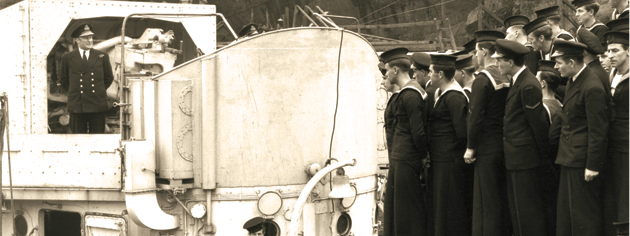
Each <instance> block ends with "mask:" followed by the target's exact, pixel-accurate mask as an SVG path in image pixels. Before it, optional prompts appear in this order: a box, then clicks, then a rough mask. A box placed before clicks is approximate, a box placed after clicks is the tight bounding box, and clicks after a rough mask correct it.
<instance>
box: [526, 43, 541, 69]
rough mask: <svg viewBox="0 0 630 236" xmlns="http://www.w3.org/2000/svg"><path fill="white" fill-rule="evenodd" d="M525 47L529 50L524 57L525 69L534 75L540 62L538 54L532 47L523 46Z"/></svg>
mask: <svg viewBox="0 0 630 236" xmlns="http://www.w3.org/2000/svg"><path fill="white" fill-rule="evenodd" d="M525 47H527V48H528V49H529V53H527V55H525V67H527V69H529V72H532V74H534V75H535V74H536V73H537V72H538V60H540V53H538V52H536V50H534V47H532V45H529V44H528V45H525Z"/></svg>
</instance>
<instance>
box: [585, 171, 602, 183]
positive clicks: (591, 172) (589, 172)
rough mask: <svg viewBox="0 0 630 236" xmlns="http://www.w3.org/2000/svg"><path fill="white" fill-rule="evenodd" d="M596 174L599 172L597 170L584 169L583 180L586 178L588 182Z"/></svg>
mask: <svg viewBox="0 0 630 236" xmlns="http://www.w3.org/2000/svg"><path fill="white" fill-rule="evenodd" d="M597 175H599V172H597V171H592V170H589V169H584V180H586V182H590V181H591V180H593V179H594V178H595V177H596V176H597Z"/></svg>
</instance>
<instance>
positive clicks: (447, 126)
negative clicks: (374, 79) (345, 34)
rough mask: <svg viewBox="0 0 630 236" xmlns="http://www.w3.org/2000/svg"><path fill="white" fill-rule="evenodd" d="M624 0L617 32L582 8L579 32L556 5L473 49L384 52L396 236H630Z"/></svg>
mask: <svg viewBox="0 0 630 236" xmlns="http://www.w3.org/2000/svg"><path fill="white" fill-rule="evenodd" d="M622 1H623V4H625V8H626V9H625V10H624V11H618V10H616V11H615V12H614V13H613V17H612V18H613V20H612V21H610V22H608V23H607V24H603V23H601V22H598V21H597V20H595V18H594V15H595V14H596V13H597V11H598V9H599V5H598V4H597V2H596V1H594V0H575V1H573V2H572V4H573V5H574V6H575V7H576V16H577V19H578V22H579V23H580V27H578V29H577V31H576V33H575V34H574V35H572V34H570V33H568V32H567V31H564V30H562V29H561V28H560V27H559V24H558V23H559V21H560V14H561V13H560V11H559V7H558V6H553V7H549V8H545V9H541V10H537V11H536V14H537V18H536V19H534V20H532V21H530V20H529V19H528V18H527V17H525V16H511V17H509V18H507V19H506V20H505V22H504V23H505V27H506V29H507V30H506V33H503V32H500V31H496V30H480V31H477V32H475V39H473V40H472V41H470V42H468V43H466V44H465V45H464V48H466V49H465V50H463V51H459V52H451V53H431V54H427V53H422V52H421V53H413V54H412V55H411V56H408V52H409V51H408V50H407V49H406V48H396V49H392V50H389V51H386V52H384V53H382V54H381V55H380V59H381V64H379V67H380V69H381V71H382V72H383V77H384V82H383V84H384V86H385V89H386V90H388V91H390V92H392V96H391V98H390V99H389V101H388V104H387V107H386V109H385V113H384V116H385V128H386V139H387V145H388V147H389V148H388V155H389V170H388V180H387V184H386V192H385V212H384V230H385V235H388V236H394V235H405V236H406V235H436V236H442V235H457V236H460V235H474V236H481V235H483V236H493V235H497V236H505V235H514V236H527V235H535V236H541V235H542V236H545V235H557V236H565V235H567V236H568V235H572V236H577V235H584V236H587V235H588V236H590V235H593V236H595V235H597V236H600V235H628V201H629V197H628V186H629V183H628V179H629V173H628V166H629V163H628V150H629V147H628V146H629V142H630V141H629V140H628V138H629V133H628V130H629V126H628V123H629V122H628V108H629V104H628V102H629V97H628V68H629V61H628V56H629V50H628V37H629V36H628V28H629V26H628V9H627V6H628V5H627V4H628V3H627V1H626V0H622ZM611 2H621V1H619V0H615V1H611ZM620 4H621V3H619V4H617V5H620ZM621 9H623V8H621ZM601 56H604V57H605V58H607V60H610V63H611V66H612V68H611V69H610V73H609V72H608V71H607V69H604V68H603V67H602V64H601V62H600V60H599V58H600V57H601ZM604 57H602V58H604ZM429 160H430V161H429ZM429 166H430V168H428V167H429Z"/></svg>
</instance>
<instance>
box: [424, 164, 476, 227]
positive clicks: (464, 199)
mask: <svg viewBox="0 0 630 236" xmlns="http://www.w3.org/2000/svg"><path fill="white" fill-rule="evenodd" d="M458 154H459V153H458ZM458 156H462V157H463V156H464V155H463V153H462V154H461V155H458ZM463 160H464V158H459V159H458V161H440V162H438V161H434V162H431V169H432V173H433V176H432V181H431V182H432V183H433V203H434V208H433V216H434V220H435V236H466V235H470V233H471V224H470V218H471V217H472V212H471V206H470V205H471V204H469V201H470V200H471V199H470V197H471V195H470V193H469V191H467V190H468V188H469V187H470V186H466V184H467V183H468V182H467V181H466V180H467V179H471V178H472V175H471V176H466V174H467V173H468V172H466V171H465V169H466V167H468V166H466V165H467V164H466V163H464V161H463ZM471 203H472V202H471Z"/></svg>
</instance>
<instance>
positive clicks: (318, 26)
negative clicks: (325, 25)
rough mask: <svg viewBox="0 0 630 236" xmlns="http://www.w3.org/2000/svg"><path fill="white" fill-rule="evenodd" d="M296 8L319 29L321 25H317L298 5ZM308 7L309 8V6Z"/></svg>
mask: <svg viewBox="0 0 630 236" xmlns="http://www.w3.org/2000/svg"><path fill="white" fill-rule="evenodd" d="M295 7H297V9H298V10H299V11H300V12H301V13H302V14H303V15H304V17H306V19H308V20H309V21H310V22H311V24H314V25H315V26H317V27H319V25H318V24H317V23H315V21H314V20H313V18H311V17H310V16H308V14H306V12H305V11H304V10H303V9H302V8H301V7H300V6H298V5H295ZM307 7H308V6H307Z"/></svg>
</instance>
